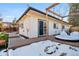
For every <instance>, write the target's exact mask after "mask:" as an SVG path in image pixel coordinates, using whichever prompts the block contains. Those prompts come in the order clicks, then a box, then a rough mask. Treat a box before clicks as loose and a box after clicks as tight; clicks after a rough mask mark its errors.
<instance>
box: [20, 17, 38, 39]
mask: <svg viewBox="0 0 79 59" xmlns="http://www.w3.org/2000/svg"><path fill="white" fill-rule="evenodd" d="M22 23H23V26H24V27H23V28H19V33H20V34H22V35H24V36H27V37H29V38H33V37H38V21H37V20H35V18H34V17H30V18H29V19H28V20H25V21H24V22H22ZM20 25H21V23H20Z"/></svg>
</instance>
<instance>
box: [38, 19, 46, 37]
mask: <svg viewBox="0 0 79 59" xmlns="http://www.w3.org/2000/svg"><path fill="white" fill-rule="evenodd" d="M39 21H43V35H39V29H40V28H39ZM44 24H45V25H44ZM44 26H45V27H44ZM46 27H47V26H46V20H42V19H38V37H40V36H46Z"/></svg>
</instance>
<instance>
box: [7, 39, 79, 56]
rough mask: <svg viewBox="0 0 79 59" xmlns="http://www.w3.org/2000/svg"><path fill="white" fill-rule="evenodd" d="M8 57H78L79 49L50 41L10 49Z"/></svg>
mask: <svg viewBox="0 0 79 59" xmlns="http://www.w3.org/2000/svg"><path fill="white" fill-rule="evenodd" d="M8 52H9V55H10V56H79V48H78V47H72V46H70V45H65V44H60V43H57V42H52V41H50V40H46V41H41V42H38V43H33V44H31V45H28V46H23V47H20V48H16V49H15V50H12V49H10V50H9V51H8Z"/></svg>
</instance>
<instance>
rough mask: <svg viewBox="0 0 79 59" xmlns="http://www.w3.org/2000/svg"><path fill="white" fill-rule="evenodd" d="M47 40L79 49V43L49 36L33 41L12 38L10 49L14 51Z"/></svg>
mask: <svg viewBox="0 0 79 59" xmlns="http://www.w3.org/2000/svg"><path fill="white" fill-rule="evenodd" d="M47 39H48V40H51V41H54V42H58V43H61V44H67V45H71V46H75V47H79V42H69V41H62V40H57V39H55V38H54V36H48V38H46V37H39V38H33V39H21V38H19V37H15V38H10V40H9V44H8V48H9V49H13V48H17V47H21V46H24V45H29V44H31V43H35V42H39V41H44V40H47Z"/></svg>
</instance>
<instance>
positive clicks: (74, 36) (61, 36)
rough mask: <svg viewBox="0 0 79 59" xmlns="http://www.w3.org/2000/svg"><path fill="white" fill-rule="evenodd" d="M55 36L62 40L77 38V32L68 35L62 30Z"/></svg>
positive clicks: (78, 36) (78, 38) (78, 37)
mask: <svg viewBox="0 0 79 59" xmlns="http://www.w3.org/2000/svg"><path fill="white" fill-rule="evenodd" d="M55 37H56V38H59V39H63V40H79V32H72V33H70V35H67V33H66V32H65V31H62V32H61V33H60V35H57V36H55Z"/></svg>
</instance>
